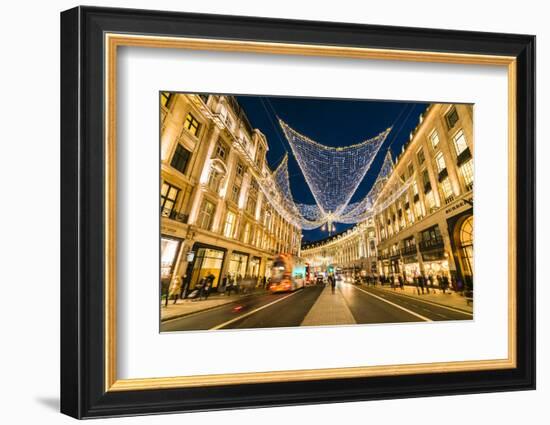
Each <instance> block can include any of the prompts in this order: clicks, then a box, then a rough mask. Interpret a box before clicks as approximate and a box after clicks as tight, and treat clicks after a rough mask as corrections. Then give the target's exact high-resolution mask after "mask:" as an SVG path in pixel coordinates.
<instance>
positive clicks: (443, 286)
mask: <svg viewBox="0 0 550 425" xmlns="http://www.w3.org/2000/svg"><path fill="white" fill-rule="evenodd" d="M435 281H437V287H438V288H439V290H440V291H441V292H442V293H444V294H445V293H447V290H448V289H449V278H448V277H447V276H446V275H443V276H441V275H437V276H436V277H435V278H434V276H433V274H430V275H428V276H423V275H421V274H419V275H416V276H414V277H413V283H414V286H415V287H416V293H417V294H418V295H420V294H424V293H426V294H429V293H433V294H435V293H436V287H435Z"/></svg>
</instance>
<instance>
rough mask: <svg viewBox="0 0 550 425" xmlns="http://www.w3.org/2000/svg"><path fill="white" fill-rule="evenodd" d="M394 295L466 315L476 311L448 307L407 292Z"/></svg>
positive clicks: (471, 314) (472, 314)
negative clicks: (412, 295)
mask: <svg viewBox="0 0 550 425" xmlns="http://www.w3.org/2000/svg"><path fill="white" fill-rule="evenodd" d="M393 294H394V295H396V296H398V297H407V298H409V299H412V300H416V301H420V302H422V303H426V304H430V305H433V306H435V307H441V308H444V309H447V310H451V311H454V312H456V313H462V314H465V315H466V316H472V317H474V313H470V312H468V311H465V310H460V309H458V308H453V307H448V306H446V305H443V304H438V303H434V302H431V301H426V300H422V299H420V298H416V297H411V296H410V295H407V294H400V293H398V292H394V293H393Z"/></svg>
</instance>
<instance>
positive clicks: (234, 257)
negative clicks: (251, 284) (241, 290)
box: [227, 252, 248, 282]
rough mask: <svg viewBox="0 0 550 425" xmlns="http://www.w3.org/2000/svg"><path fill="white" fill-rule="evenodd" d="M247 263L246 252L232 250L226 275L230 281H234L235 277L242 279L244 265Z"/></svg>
mask: <svg viewBox="0 0 550 425" xmlns="http://www.w3.org/2000/svg"><path fill="white" fill-rule="evenodd" d="M247 264H248V254H241V253H240V252H233V253H232V254H231V258H230V259H229V267H228V269H227V275H228V276H227V277H228V278H229V279H230V280H231V282H235V281H236V279H237V277H239V279H242V278H243V277H244V276H245V274H246V266H247Z"/></svg>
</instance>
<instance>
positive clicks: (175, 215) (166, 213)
mask: <svg viewBox="0 0 550 425" xmlns="http://www.w3.org/2000/svg"><path fill="white" fill-rule="evenodd" d="M160 215H161V217H166V218H169V219H170V220H175V221H178V222H180V223H187V220H188V218H189V215H188V214H182V213H179V212H177V211H174V210H171V209H168V208H164V209H162V210H161V211H160Z"/></svg>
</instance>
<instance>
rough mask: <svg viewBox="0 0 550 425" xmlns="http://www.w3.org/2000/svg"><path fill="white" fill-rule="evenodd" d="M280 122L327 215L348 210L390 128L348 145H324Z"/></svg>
mask: <svg viewBox="0 0 550 425" xmlns="http://www.w3.org/2000/svg"><path fill="white" fill-rule="evenodd" d="M279 124H280V125H281V128H282V129H283V132H284V134H285V136H286V138H287V140H288V142H289V144H290V147H291V149H292V152H293V154H294V157H295V158H296V161H297V162H298V165H299V166H300V169H301V170H302V173H303V175H304V178H305V180H306V183H307V184H308V186H309V188H310V190H311V193H312V194H313V197H314V198H315V202H316V203H317V205H318V206H319V209H320V211H321V213H322V214H323V215H325V216H327V218H328V216H329V215H330V216H338V215H339V214H340V213H341V212H342V211H344V210H345V208H346V206H347V205H348V203H349V201H350V200H351V198H352V196H353V194H354V193H355V191H356V190H357V187H358V186H359V184H360V183H361V181H362V180H363V178H364V177H365V174H366V173H367V171H368V170H369V168H370V166H371V163H372V161H373V159H374V157H375V156H376V154H377V153H378V150H379V149H380V147H381V146H382V143H383V142H384V141H385V140H386V137H387V136H388V134H389V132H390V131H391V128H388V129H387V130H385V131H383V132H382V133H380V134H379V135H378V136H375V137H373V138H372V139H368V140H366V141H364V142H362V143H358V144H355V145H351V146H346V147H330V146H324V145H321V144H319V143H317V142H315V141H313V140H311V139H309V138H308V137H306V136H304V135H302V134H300V133H298V132H297V131H295V130H293V129H292V128H290V127H289V126H288V125H287V124H286V123H285V122H284V121H282V120H281V119H279Z"/></svg>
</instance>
